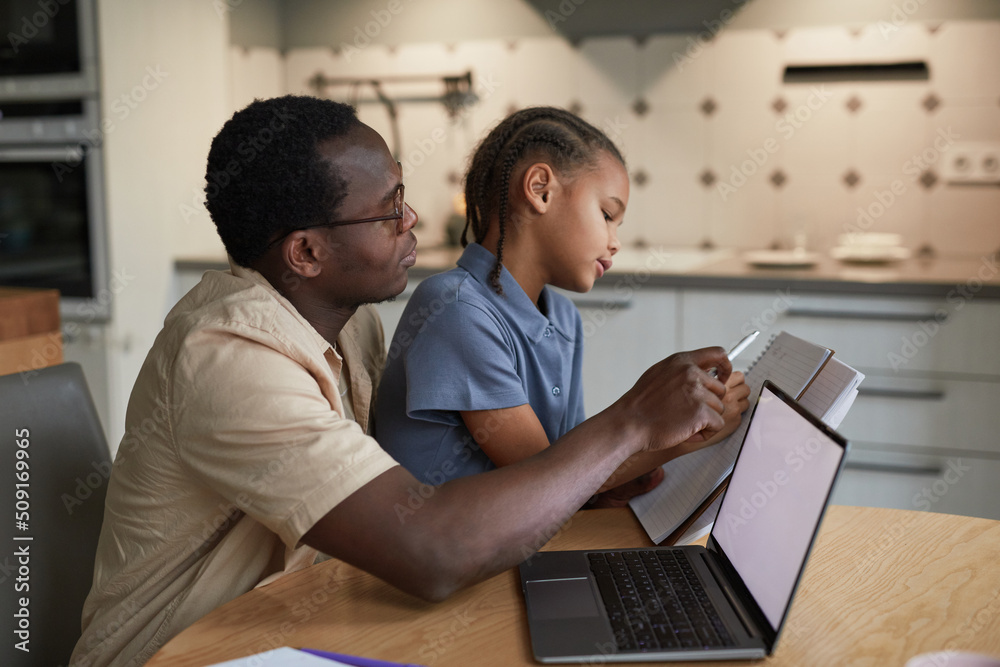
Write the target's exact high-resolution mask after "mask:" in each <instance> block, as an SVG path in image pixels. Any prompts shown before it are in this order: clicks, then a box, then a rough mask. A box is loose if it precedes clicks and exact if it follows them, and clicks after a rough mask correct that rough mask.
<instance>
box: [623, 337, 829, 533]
mask: <svg viewBox="0 0 1000 667" xmlns="http://www.w3.org/2000/svg"><path fill="white" fill-rule="evenodd" d="M832 354H833V351H832V350H830V349H829V348H826V347H821V346H819V345H814V344H813V343H810V342H808V341H805V340H802V339H801V338H796V337H795V336H792V335H791V334H789V333H786V332H784V331H782V332H781V333H779V334H777V335H776V336H774V337H773V338H772V339H771V341H770V343H768V345H767V348H766V349H765V350H764V353H763V354H762V355H761V356H760V357H758V359H757V360H756V361H755V362H754V363H753V364H751V366H750V368H749V369H747V372H746V381H747V385H748V386H749V387H750V396H751V397H756V396H757V394H759V393H760V388H761V386H763V384H764V380H766V379H770V380H771V381H772V382H774V383H775V384H776V385H778V387H779V388H780V389H782V390H783V391H785V392H786V393H788V394H791V395H792V396H798V395H799V394H800V393H801V392H802V390H803V389H805V388H806V386H807V385H808V384H809V382H810V381H811V380H812V379H813V378H814V377H815V376H816V373H817V371H819V370H820V369H821V368H822V367H823V365H824V364H825V363H826V362H827V360H829V359H830V357H831V355H832ZM749 421H750V420H749V419H743V420H742V421H741V422H740V425H739V427H738V428H737V429H736V430H735V431H734V432H733V433H732V434H730V435H729V437H727V438H726V439H725V440H723V441H722V442H720V443H718V444H716V445H713V446H711V447H706V448H705V449H701V450H698V451H696V452H692V453H691V454H687V455H685V456H682V457H680V458H677V459H674V460H673V461H669V462H667V463H665V464H663V466H662V467H663V471H664V473H666V474H665V476H664V479H663V482H661V483H660V485H659V486H657V487H656V488H655V489H653V490H652V491H650V492H649V493H646V494H643V495H641V496H636V497H635V498H633V499H632V500H630V501H629V505H630V506H631V507H632V510H633V512H635V515H636V517H638V519H639V522H640V523H642V526H643V528H645V529H646V532H647V533H648V534H649V536H650V538H652V540H653V541H654V542H656V543H660V542H662V541H663V540H664V539H665V538H666V537H667V536H668V535H670V533H672V532H673V531H674V530H676V529H677V527H678V526H680V525H681V523H683V522H684V520H685V519H687V518H688V516H689V515H690V514H691V512H692V511H693V510H694V509H696V508H697V507H698V506H699V505H701V504H702V502H704V501H705V499H706V498H708V496H709V494H710V493H711V492H712V491H713V490H714V489H715V488H716V487H717V486H718V485H719V484H721V483H722V481H723V480H724V479H725V478H726V476H727V475H728V474H729V471H730V470H732V467H733V462H734V461H735V460H736V454H737V453H738V452H739V449H740V445H741V444H742V443H743V436H744V434H745V433H746V429H747V425H748V423H749Z"/></svg>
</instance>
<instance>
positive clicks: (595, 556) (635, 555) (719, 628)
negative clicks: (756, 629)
mask: <svg viewBox="0 0 1000 667" xmlns="http://www.w3.org/2000/svg"><path fill="white" fill-rule="evenodd" d="M587 558H589V559H590V569H591V571H592V572H593V574H594V577H595V578H596V580H597V586H598V588H599V589H600V591H601V597H602V598H603V599H604V607H605V609H606V610H607V612H608V619H609V620H610V621H611V628H612V630H613V632H614V635H615V643H616V644H617V646H618V650H619V651H624V652H634V651H643V652H645V651H656V650H662V649H683V648H699V647H703V646H704V647H709V646H711V647H717V646H721V647H724V646H732V645H733V640H732V637H730V635H729V633H728V632H727V631H726V627H725V625H724V624H723V623H722V619H721V618H720V617H719V614H718V612H717V611H716V610H715V607H714V606H713V605H712V602H711V600H709V597H708V594H707V593H706V592H705V589H704V588H703V587H702V585H701V581H699V579H698V576H697V575H696V574H695V572H694V568H693V567H692V566H691V564H690V563H689V562H688V561H687V559H686V558H685V557H684V556H683V555H680V554H679V553H677V552H674V551H670V550H658V551H652V550H633V551H614V552H604V553H589V554H587Z"/></svg>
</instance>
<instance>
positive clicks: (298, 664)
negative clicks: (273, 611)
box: [209, 646, 350, 667]
mask: <svg viewBox="0 0 1000 667" xmlns="http://www.w3.org/2000/svg"><path fill="white" fill-rule="evenodd" d="M331 665H333V666H334V667H336V666H337V665H340V666H341V667H350V666H349V665H347V664H345V663H343V662H337V661H335V660H330V659H328V658H320V657H319V656H315V655H311V654H309V653H303V652H302V651H299V650H296V649H294V648H290V647H288V646H282V647H281V648H276V649H273V650H271V651H264V652H263V653H257V654H255V655H248V656H247V657H245V658H238V659H236V660H227V661H226V662H218V663H216V664H214V665H210V666H209V667H330V666H331Z"/></svg>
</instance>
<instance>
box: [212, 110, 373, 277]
mask: <svg viewBox="0 0 1000 667" xmlns="http://www.w3.org/2000/svg"><path fill="white" fill-rule="evenodd" d="M360 124H361V121H359V120H358V116H357V112H356V111H355V110H354V108H352V107H350V106H348V105H346V104H341V103H339V102H333V101H330V100H321V99H319V98H316V97H308V96H298V95H286V96H284V97H275V98H271V99H266V100H259V99H258V100H254V101H253V102H252V103H251V104H250V105H249V106H247V107H246V108H244V109H242V110H240V111H237V112H236V113H235V114H233V117H232V118H231V119H229V120H228V121H226V124H225V125H223V126H222V129H221V130H220V131H219V133H218V134H217V135H216V136H215V139H213V140H212V147H211V149H210V150H209V152H208V169H207V172H206V175H205V180H206V184H205V207H206V208H207V209H208V212H209V215H211V216H212V221H213V222H214V223H215V227H216V229H217V230H218V231H219V236H220V237H221V238H222V243H223V245H224V246H225V247H226V252H228V253H229V255H230V256H231V257H232V258H233V260H234V261H235V262H236V263H237V264H240V265H241V266H250V265H251V264H252V263H253V262H254V261H256V260H257V258H259V257H260V256H261V255H262V254H263V253H264V250H265V249H266V248H267V244H268V241H269V240H270V239H271V238H273V237H274V236H277V235H280V234H286V233H288V232H290V231H292V230H295V229H298V228H300V227H305V226H307V225H315V224H321V223H323V222H328V221H329V220H330V219H332V216H333V214H334V213H335V211H336V209H337V207H338V206H339V205H340V203H341V201H343V199H344V197H345V196H346V195H347V184H346V182H345V181H344V180H343V179H342V178H340V177H339V175H338V174H337V173H336V172H335V170H334V169H333V168H332V167H331V166H330V164H329V163H328V162H326V161H324V160H323V159H322V158H321V157H320V154H319V150H318V146H319V144H320V143H321V142H323V141H326V140H328V139H332V138H335V137H340V136H343V135H345V134H347V133H348V132H349V131H350V130H351V129H353V128H355V127H357V126H359V125H360Z"/></svg>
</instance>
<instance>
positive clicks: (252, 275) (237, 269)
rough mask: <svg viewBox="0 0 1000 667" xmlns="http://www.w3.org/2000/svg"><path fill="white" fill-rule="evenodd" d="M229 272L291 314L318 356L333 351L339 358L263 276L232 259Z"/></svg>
mask: <svg viewBox="0 0 1000 667" xmlns="http://www.w3.org/2000/svg"><path fill="white" fill-rule="evenodd" d="M229 270H230V272H231V273H232V274H233V275H234V276H236V277H237V278H242V279H244V280H249V281H250V282H252V283H254V284H255V285H257V286H259V287H261V288H262V289H264V290H265V291H266V292H267V293H268V294H270V295H271V296H272V297H274V299H275V300H276V301H277V302H278V303H279V304H280V305H281V307H282V308H284V309H285V310H287V311H288V312H289V313H291V315H292V317H294V318H295V319H296V320H297V321H298V322H299V323H300V324H302V326H303V328H304V329H305V330H306V332H307V333H308V335H309V337H310V339H311V340H312V341H313V343H314V344H315V345H316V348H317V350H319V353H320V354H323V355H325V354H326V353H327V351H333V353H334V354H336V355H337V356H338V357H340V355H339V354H338V352H337V350H336V349H334V347H333V346H332V345H330V342H329V341H328V340H327V339H325V338H323V336H322V335H320V333H319V332H318V331H316V328H315V327H314V326H313V325H312V324H310V323H309V320H307V319H306V318H305V317H303V316H302V313H300V312H299V311H298V309H297V308H296V307H295V306H293V305H292V302H291V301H289V300H288V299H286V298H285V297H283V296H282V295H281V293H280V292H279V291H278V290H276V289H274V285H272V284H271V283H270V282H269V281H268V280H267V278H265V277H264V276H263V275H261V274H260V273H259V272H258V271H255V270H254V269H251V268H249V267H246V266H240V265H239V264H237V263H236V262H235V261H233V258H232V257H230V258H229ZM338 340H339V336H338Z"/></svg>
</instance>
